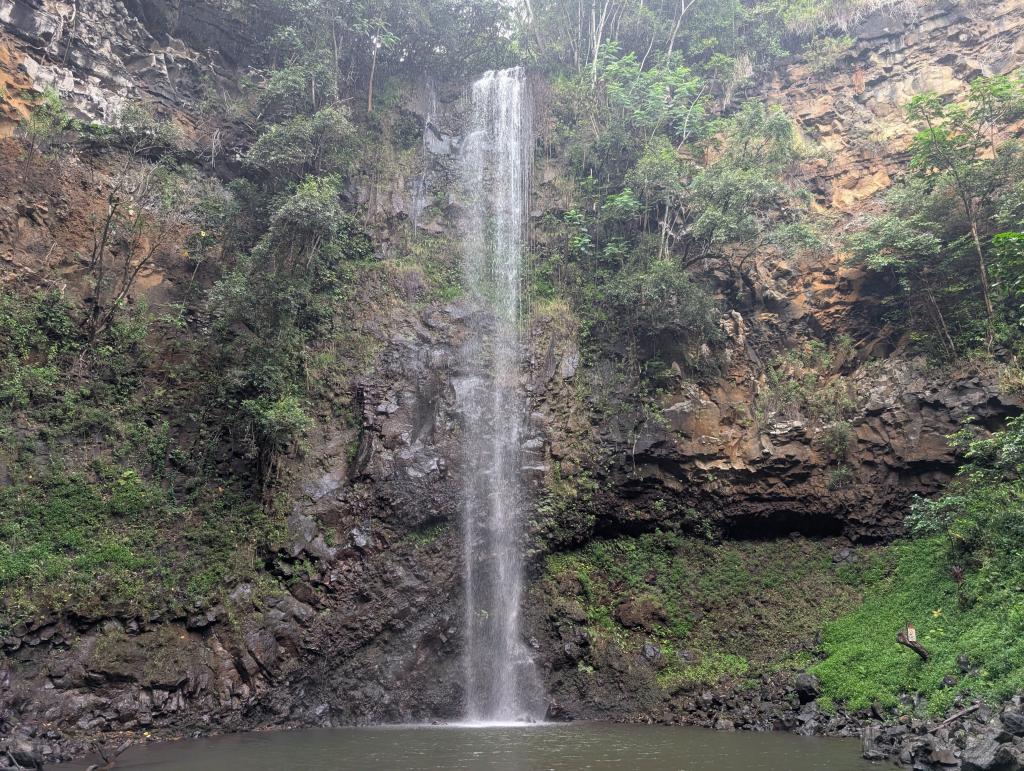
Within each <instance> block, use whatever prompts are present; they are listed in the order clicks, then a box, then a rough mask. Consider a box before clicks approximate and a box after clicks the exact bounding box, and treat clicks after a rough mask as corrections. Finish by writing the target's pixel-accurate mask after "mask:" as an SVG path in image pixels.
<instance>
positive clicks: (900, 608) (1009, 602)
mask: <svg viewBox="0 0 1024 771" xmlns="http://www.w3.org/2000/svg"><path fill="white" fill-rule="evenodd" d="M953 441H954V442H955V443H957V444H958V445H959V446H960V448H961V449H962V451H963V452H964V454H965V457H966V459H967V461H968V463H967V465H966V466H965V467H964V468H963V469H962V470H961V472H960V474H959V475H958V477H957V478H956V479H955V480H954V482H953V484H952V485H951V486H950V488H949V490H948V492H947V494H946V495H945V496H943V497H942V498H939V499H937V500H932V501H926V500H920V501H918V502H917V503H916V504H915V505H914V507H913V508H912V512H911V514H910V516H909V517H908V520H907V524H908V528H909V529H910V531H911V533H912V534H914V535H916V536H917V537H916V538H914V539H913V540H909V541H906V542H903V543H899V544H896V545H894V546H892V547H891V549H890V553H889V555H888V557H887V560H886V562H887V564H888V566H889V569H888V570H887V571H878V570H874V571H873V572H872V573H871V574H868V575H865V576H864V579H865V580H866V581H867V582H868V583H869V588H868V590H867V591H866V592H865V598H864V602H863V604H861V605H860V606H859V607H857V608H856V609H855V610H853V611H852V612H850V613H849V614H847V615H845V616H843V617H842V618H840V619H838V620H836V621H835V622H833V623H831V624H828V625H827V626H826V628H825V631H824V636H823V644H824V649H825V651H826V653H827V654H828V657H827V658H826V659H825V661H823V662H822V663H820V664H818V665H817V666H816V667H815V672H816V673H817V674H818V675H819V677H820V678H821V681H822V686H823V689H824V693H825V695H826V696H827V697H828V698H830V699H831V700H833V701H835V702H843V703H844V704H846V706H848V707H852V708H862V707H867V706H869V705H871V704H872V703H875V702H877V703H879V704H881V705H883V706H886V707H900V706H902V705H904V704H906V703H908V702H909V701H910V699H909V698H908V697H912V696H918V697H923V699H924V700H925V702H926V705H925V706H924V707H923V709H924V711H926V712H927V713H929V714H931V715H940V714H942V713H944V712H947V711H948V710H949V709H950V708H951V707H952V706H953V704H954V702H956V701H957V700H966V699H972V698H976V697H980V698H984V699H986V700H988V701H989V702H991V703H996V702H998V701H1000V700H1003V699H1006V698H1008V697H1009V696H1011V695H1013V694H1015V693H1020V692H1024V515H1022V514H1021V512H1022V511H1024V482H1022V481H1021V467H1022V461H1024V450H1022V448H1024V420H1022V419H1020V418H1015V419H1013V420H1011V421H1010V422H1009V423H1008V426H1007V428H1006V430H1004V431H1001V432H997V433H995V434H993V435H992V436H991V437H986V438H982V439H973V438H972V434H971V432H970V431H965V432H960V433H959V434H958V435H955V436H954V437H953ZM908 622H911V623H913V624H914V625H915V627H916V628H917V632H918V640H919V641H920V642H921V643H922V644H923V645H924V646H925V648H926V649H927V650H928V652H929V653H930V654H931V655H930V658H929V660H928V661H927V662H925V661H922V660H921V659H920V658H919V657H918V656H916V655H915V654H914V653H913V652H911V651H910V650H908V649H906V648H904V647H902V646H899V645H898V644H897V643H896V634H897V633H898V632H899V631H900V630H901V629H903V628H904V627H905V626H906V624H907V623H908ZM963 657H965V658H966V664H967V668H968V672H966V673H965V672H963V671H962V667H961V666H960V664H961V662H962V661H964V658H963Z"/></svg>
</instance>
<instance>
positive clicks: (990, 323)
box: [849, 76, 1024, 358]
mask: <svg viewBox="0 0 1024 771" xmlns="http://www.w3.org/2000/svg"><path fill="white" fill-rule="evenodd" d="M1022 112H1024V78H1020V77H1018V78H1016V79H1014V78H1011V77H1009V76H993V77H990V78H978V79H976V80H975V81H974V82H973V83H972V84H971V88H970V92H969V93H968V95H967V98H966V100H965V102H963V103H955V104H947V103H945V102H943V101H942V100H941V99H940V98H939V97H938V96H936V95H935V94H921V95H919V96H916V97H914V99H913V100H912V101H911V102H910V105H909V107H908V115H909V117H910V119H911V120H912V121H913V122H915V123H916V124H917V125H918V126H919V128H920V131H919V132H918V134H917V136H916V137H915V138H914V142H913V145H912V147H911V160H910V167H909V174H908V176H907V178H906V180H905V181H904V182H903V184H901V185H898V186H897V187H895V188H894V189H893V190H892V192H891V193H890V194H889V195H888V196H887V198H886V201H887V204H888V211H887V212H886V213H885V214H882V215H881V216H878V217H876V218H873V219H871V220H870V221H869V222H868V223H867V224H866V226H865V227H864V228H863V229H862V230H860V231H859V232H857V233H855V234H854V235H853V236H852V237H851V238H850V239H849V245H850V248H851V250H852V252H853V256H854V259H855V260H857V261H859V262H860V263H862V264H864V265H866V266H867V267H868V268H870V269H871V270H873V271H876V272H877V273H878V274H879V276H880V278H882V280H883V281H884V282H885V291H886V293H887V315H886V318H887V319H889V320H892V321H894V322H897V323H900V324H904V325H909V326H910V328H911V329H912V330H913V331H914V332H915V333H916V335H917V336H918V337H919V338H920V339H921V341H922V343H923V345H924V346H925V348H926V349H927V350H929V351H931V352H933V353H934V354H936V355H938V356H940V357H946V358H953V357H956V356H963V355H966V354H970V353H971V352H973V351H976V350H979V349H984V350H985V351H987V352H988V353H991V352H992V351H993V349H994V347H995V346H997V345H1003V346H1010V347H1015V346H1016V345H1017V344H1018V342H1019V339H1020V307H1021V298H1020V296H1019V289H1020V282H1021V277H1022V274H1021V273H1020V270H1021V268H1022V265H1024V263H1022V261H1021V257H1020V254H1021V252H1020V240H1019V239H1018V238H1017V234H1018V231H1021V230H1024V193H1022V188H1021V182H1020V180H1021V178H1022V170H1024V154H1022V152H1021V146H1020V143H1019V142H1017V141H1016V140H1005V141H1004V139H1003V137H1002V134H1001V131H1002V129H1003V128H1004V127H1005V125H1006V124H1007V123H1009V122H1010V121H1012V120H1013V119H1014V118H1015V117H1017V116H1019V115H1020V114H1021V113H1022Z"/></svg>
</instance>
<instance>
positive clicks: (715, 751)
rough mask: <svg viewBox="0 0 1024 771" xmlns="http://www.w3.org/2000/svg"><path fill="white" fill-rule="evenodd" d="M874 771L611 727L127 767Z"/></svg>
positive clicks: (264, 746) (764, 738)
mask: <svg viewBox="0 0 1024 771" xmlns="http://www.w3.org/2000/svg"><path fill="white" fill-rule="evenodd" d="M73 767H74V768H84V767H85V766H84V765H80V766H79V765H76V766H73ZM869 767H870V764H868V763H867V762H865V761H863V760H861V759H860V745H859V742H857V741H856V740H850V739H818V738H805V737H800V736H792V735H789V734H763V733H760V734H755V733H745V732H737V733H720V732H716V731H707V730H701V729H697V728H678V727H671V726H636V725H611V724H606V723H572V724H563V725H539V726H533V727H493V728H479V727H458V726H443V727H414V726H395V727H377V728H338V729H324V730H307V731H282V732H275V733H258V734H238V735H233V736H222V737H217V738H214V739H200V740H194V741H181V742H170V743H165V744H152V745H149V746H146V747H135V748H132V749H130V750H128V751H127V752H125V753H124V754H123V755H122V756H121V757H120V758H119V759H118V763H117V768H118V769H154V770H157V769H159V770H160V771H171V770H172V769H173V770H177V769H181V770H182V771H184V770H185V769H188V770H189V771H235V769H246V770H247V771H271V769H272V770H273V771H283V770H284V769H296V770H299V769H303V770H305V771H347V770H348V769H352V771H357V770H358V771H372V770H375V769H381V770H382V771H383V770H384V769H386V770H387V771H439V770H441V769H443V770H444V771H449V770H451V769H488V770H490V769H495V770H497V771H520V770H522V771H547V770H549V769H550V770H551V771H556V770H557V771H578V770H580V769H627V771H863V770H864V769H866V768H869ZM58 768H64V769H67V768H69V767H68V766H61V767H58Z"/></svg>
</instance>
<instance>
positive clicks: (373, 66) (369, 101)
mask: <svg viewBox="0 0 1024 771" xmlns="http://www.w3.org/2000/svg"><path fill="white" fill-rule="evenodd" d="M376 72H377V45H376V44H374V47H373V57H372V58H371V59H370V87H369V89H367V92H366V111H367V112H373V77H374V74H375V73H376Z"/></svg>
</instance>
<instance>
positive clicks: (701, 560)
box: [543, 532, 874, 689]
mask: <svg viewBox="0 0 1024 771" xmlns="http://www.w3.org/2000/svg"><path fill="white" fill-rule="evenodd" d="M835 548H837V547H836V546H835V545H834V544H832V543H830V542H825V541H819V542H815V541H799V540H788V539H787V540H784V541H749V542H735V541H734V542H728V543H724V544H717V545H716V544H711V543H709V542H707V541H704V540H701V539H697V538H691V537H682V536H679V535H677V534H675V533H664V532H655V533H648V534H644V535H640V536H636V537H626V536H624V537H619V538H614V539H606V540H597V541H592V542H590V543H589V544H588V545H587V546H586V547H585V548H583V549H580V550H578V551H572V552H563V553H556V554H552V555H550V556H549V557H548V559H547V565H546V568H547V581H546V582H545V583H544V584H543V586H545V587H546V588H547V590H548V591H551V592H561V593H563V594H575V595H576V596H575V597H572V598H563V599H562V600H561V601H563V602H574V601H576V602H579V604H580V606H581V607H582V610H583V613H584V615H585V617H586V624H587V626H588V631H589V632H590V634H591V635H592V637H594V638H597V639H602V638H603V639H605V640H609V641H613V642H614V643H615V644H617V645H618V646H619V647H620V648H622V649H623V650H636V649H639V647H640V646H642V645H643V643H644V642H645V641H648V640H650V641H654V642H656V643H657V644H658V645H659V646H660V647H661V648H662V654H663V655H662V658H663V660H664V662H665V664H664V666H663V668H662V669H661V670H660V673H659V675H658V684H659V685H661V686H662V687H664V688H667V689H673V688H677V687H679V686H682V685H697V684H704V683H708V684H710V683H714V682H717V681H718V680H721V679H722V678H729V677H741V676H743V675H744V674H746V673H747V672H748V671H753V670H755V669H759V670H765V669H775V668H789V667H791V666H795V668H802V667H801V666H800V665H801V664H806V662H805V661H803V660H802V659H801V661H799V662H797V661H796V658H797V657H798V656H799V654H800V653H801V652H802V651H805V650H806V649H807V648H808V647H810V646H811V645H812V644H813V640H814V637H815V634H816V632H817V631H818V630H819V629H820V627H821V625H822V624H823V623H825V621H827V620H829V619H832V618H835V617H837V616H838V615H839V614H840V613H841V612H842V611H843V610H844V609H845V608H848V607H849V606H850V604H851V603H854V602H856V601H857V600H858V598H859V594H858V590H857V588H856V587H855V586H854V585H851V578H853V576H851V575H850V573H851V571H852V570H854V569H853V568H846V567H845V566H844V567H837V566H835V565H834V564H833V562H832V553H833V551H834V550H835ZM873 553H874V552H873V551H871V550H866V551H865V552H863V555H864V557H863V558H862V560H861V561H862V562H863V563H864V565H865V567H863V568H860V569H861V570H865V571H868V570H871V569H872V568H871V567H869V565H873V564H874V562H873V559H872V555H873ZM624 603H627V604H628V603H634V604H637V605H638V606H641V607H644V608H646V609H648V611H649V618H650V620H649V621H648V623H647V625H646V628H629V627H627V626H625V625H624V624H623V623H621V621H620V618H619V617H620V616H621V615H622V614H621V613H618V614H617V610H618V609H619V608H620V606H622V605H623V604H624ZM684 651H685V652H686V654H687V655H686V657H685V658H684V657H681V656H679V655H678V653H679V652H684Z"/></svg>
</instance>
